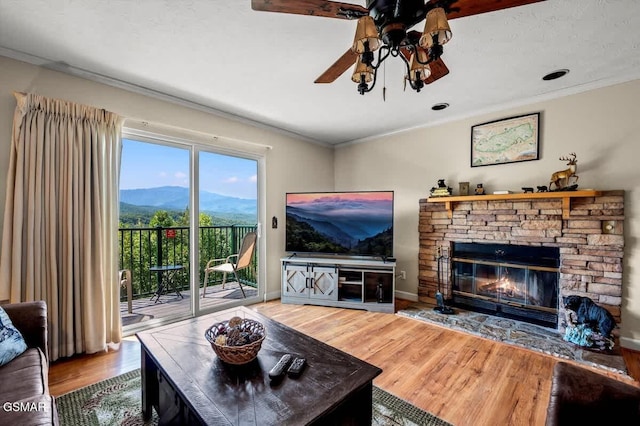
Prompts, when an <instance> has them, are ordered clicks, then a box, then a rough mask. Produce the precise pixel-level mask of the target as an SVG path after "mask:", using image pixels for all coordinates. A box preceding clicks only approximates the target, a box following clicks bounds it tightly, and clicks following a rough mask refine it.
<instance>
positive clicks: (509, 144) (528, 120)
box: [471, 112, 540, 167]
mask: <svg viewBox="0 0 640 426" xmlns="http://www.w3.org/2000/svg"><path fill="white" fill-rule="evenodd" d="M539 130H540V113H539V112H535V113H531V114H525V115H518V116H515V117H509V118H503V119H500V120H494V121H489V122H486V123H481V124H476V125H475V126H472V127H471V167H482V166H493V165H496V164H507V163H519V162H522V161H532V160H538V159H539V154H540V131H539Z"/></svg>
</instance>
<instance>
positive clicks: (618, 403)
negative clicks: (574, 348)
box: [546, 362, 640, 426]
mask: <svg viewBox="0 0 640 426" xmlns="http://www.w3.org/2000/svg"><path fill="white" fill-rule="evenodd" d="M627 422H630V423H627ZM587 424H601V425H602V424H640V387H637V386H634V385H632V384H630V383H625V382H623V381H620V380H616V379H614V378H611V377H608V376H605V375H602V374H599V373H596V372H594V371H591V370H588V369H586V368H581V367H577V366H575V365H573V364H569V363H566V362H559V363H557V364H556V366H555V367H554V370H553V380H552V382H551V395H550V398H549V405H548V407H547V421H546V425H547V426H552V425H554V426H555V425H587Z"/></svg>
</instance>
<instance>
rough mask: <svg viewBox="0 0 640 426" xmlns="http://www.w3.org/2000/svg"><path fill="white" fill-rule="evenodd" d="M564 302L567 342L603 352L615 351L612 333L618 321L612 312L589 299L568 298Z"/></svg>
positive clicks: (574, 296)
mask: <svg viewBox="0 0 640 426" xmlns="http://www.w3.org/2000/svg"><path fill="white" fill-rule="evenodd" d="M562 302H563V304H564V307H565V309H566V317H565V318H566V320H567V328H566V329H565V334H564V340H565V341H567V342H571V343H575V344H576V345H579V346H582V347H584V348H595V349H599V350H601V351H603V350H611V349H613V345H614V343H613V337H612V336H611V332H612V331H613V329H614V328H615V327H616V320H615V318H613V315H611V312H609V311H607V310H606V309H605V308H603V307H602V306H598V305H596V304H595V303H594V301H593V300H591V299H590V298H588V297H583V296H576V295H573V296H566V297H564V298H563V299H562Z"/></svg>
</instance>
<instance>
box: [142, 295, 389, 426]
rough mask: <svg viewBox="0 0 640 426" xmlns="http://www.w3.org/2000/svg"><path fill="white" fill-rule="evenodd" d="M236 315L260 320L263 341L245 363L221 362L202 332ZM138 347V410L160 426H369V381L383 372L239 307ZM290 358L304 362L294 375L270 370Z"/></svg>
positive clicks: (147, 337)
mask: <svg viewBox="0 0 640 426" xmlns="http://www.w3.org/2000/svg"><path fill="white" fill-rule="evenodd" d="M234 315H238V316H240V317H242V318H251V319H254V320H256V321H260V322H261V323H262V324H263V325H264V326H265V328H266V332H267V337H266V339H265V340H264V342H263V343H262V349H261V350H260V352H259V354H258V358H257V359H255V360H254V361H252V362H251V363H249V364H245V365H241V366H233V365H229V364H225V363H223V362H222V361H220V359H218V357H217V356H216V355H215V353H214V352H213V349H212V348H211V345H210V344H209V342H208V341H207V340H206V339H205V337H204V333H205V331H206V330H207V328H209V327H210V326H211V325H212V324H214V323H216V322H219V321H223V320H226V319H229V318H231V317H232V316H234ZM137 337H138V339H139V340H140V342H141V344H142V413H143V417H144V418H145V419H149V418H150V417H151V414H152V407H155V408H156V411H157V412H158V415H159V417H160V424H176V425H177V424H212V425H213V424H215V425H242V424H247V425H261V426H262V425H304V424H350V425H370V424H371V414H372V410H371V407H372V386H373V383H372V382H373V379H374V378H375V377H376V376H378V375H379V374H380V373H381V372H382V370H381V369H379V368H378V367H375V366H373V365H371V364H369V363H367V362H364V361H362V360H360V359H358V358H355V357H353V356H351V355H349V354H347V353H345V352H342V351H340V350H338V349H335V348H333V347H331V346H329V345H326V344H324V343H322V342H320V341H318V340H315V339H313V338H311V337H309V336H306V335H304V334H302V333H299V332H297V331H295V330H293V329H292V328H289V327H287V326H285V325H283V324H280V323H278V322H276V321H273V320H271V319H269V318H267V317H265V316H263V315H260V314H259V313H257V312H255V311H253V310H250V309H247V308H244V307H241V308H233V309H228V310H226V311H222V312H218V313H215V314H210V315H205V316H201V317H198V318H193V319H189V320H185V321H181V322H178V323H175V324H170V325H166V326H163V327H158V328H155V329H152V330H148V331H143V332H140V333H138V334H137ZM285 353H290V354H292V355H294V356H299V357H304V358H306V359H307V367H306V369H305V370H304V372H303V373H302V375H301V376H300V377H299V378H297V379H294V378H289V377H284V379H283V380H282V381H280V382H279V383H276V384H274V383H272V382H271V381H270V379H269V375H268V372H269V370H270V369H271V367H273V366H274V365H275V364H276V363H277V362H278V360H279V359H280V357H281V356H282V355H283V354H285Z"/></svg>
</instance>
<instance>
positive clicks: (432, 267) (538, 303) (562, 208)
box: [418, 191, 624, 334]
mask: <svg viewBox="0 0 640 426" xmlns="http://www.w3.org/2000/svg"><path fill="white" fill-rule="evenodd" d="M623 222H624V192H623V191H570V192H549V193H533V194H531V193H530V194H508V195H504V194H502V195H484V196H458V197H442V198H433V197H432V198H429V199H422V200H420V219H419V233H420V250H419V284H418V297H419V300H420V301H422V302H427V303H435V294H436V291H437V288H438V281H440V282H441V285H442V290H441V291H442V293H443V295H444V298H445V300H446V301H447V302H449V303H455V304H457V305H460V306H463V305H464V306H467V307H471V308H472V309H473V308H474V306H475V307H476V308H479V309H487V310H488V311H491V310H493V311H494V314H496V315H499V316H500V315H504V314H505V313H513V312H515V314H516V316H517V315H521V314H524V316H525V317H526V316H527V315H529V314H531V315H530V316H531V318H532V319H533V320H531V321H530V322H533V323H538V324H539V321H538V319H540V318H542V321H543V322H544V323H545V324H544V325H546V326H548V327H552V328H557V329H558V330H559V331H564V310H563V307H562V297H564V296H568V295H574V294H575V295H579V296H586V297H589V298H591V299H592V300H593V301H594V302H595V303H597V304H598V305H601V306H603V307H605V308H606V309H608V310H609V311H610V312H611V313H612V314H613V316H614V317H615V318H616V321H617V322H618V323H620V306H621V302H622V262H623V250H624V237H623ZM474 244H477V245H480V246H481V247H483V248H488V252H489V257H492V258H487V256H486V253H485V258H484V259H482V258H481V259H480V261H479V263H478V262H476V263H473V262H470V261H469V260H468V259H466V257H468V256H466V254H467V253H466V252H467V251H468V250H467V248H469V247H471V246H472V245H474ZM515 247H525V248H526V247H530V248H541V249H542V252H543V253H545V254H544V255H533V256H534V257H536V256H542V257H544V256H546V253H549V252H550V251H551V252H553V251H555V252H556V253H557V259H556V260H555V262H556V265H552V264H544V265H538V266H533V267H530V266H525V267H523V266H522V265H521V264H520V262H519V261H515V262H514V261H512V260H505V259H500V258H496V250H498V252H497V253H498V254H500V253H502V252H503V251H504V250H505V249H507V250H509V249H510V248H515ZM525 251H526V250H525ZM481 257H482V256H481ZM525 257H531V255H529V254H526V255H525ZM442 258H444V259H445V260H444V265H443V260H442ZM438 259H440V261H439V260H438ZM553 262H554V261H552V262H551V263H553ZM469 265H472V266H469ZM478 265H480V266H478ZM532 268H533V269H532ZM443 270H444V273H443ZM472 270H473V271H474V272H475V273H476V275H478V274H479V275H478V276H477V277H476V278H473V280H471V279H470V278H469V277H470V274H471V271H472ZM554 270H555V272H554ZM547 272H549V274H547ZM553 274H555V276H556V277H557V283H556V284H553V283H551V281H553V279H552V275H553ZM514 275H517V276H520V277H521V278H522V279H521V280H520V281H521V282H522V283H524V284H520V286H519V287H510V288H506V287H503V283H502V282H501V281H503V280H504V279H506V278H505V277H507V276H511V277H513V276H514ZM438 277H440V279H438ZM472 282H473V283H476V284H477V283H480V284H484V285H475V284H474V285H471V283H472ZM542 283H544V284H545V286H546V285H549V286H551V288H552V292H553V293H555V294H553V295H552V294H551V293H549V291H542V290H541V288H538V286H540V285H542ZM554 285H555V287H553V286H554ZM532 289H533V290H532ZM531 291H533V292H534V293H536V294H534V295H531V294H529V293H530V292H531ZM474 292H475V293H474ZM525 293H526V294H525ZM540 298H543V299H545V300H537V299H540ZM534 299H535V300H534ZM505 316H509V315H505ZM519 319H522V318H519ZM525 320H527V319H526V318H525ZM614 334H615V333H614Z"/></svg>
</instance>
